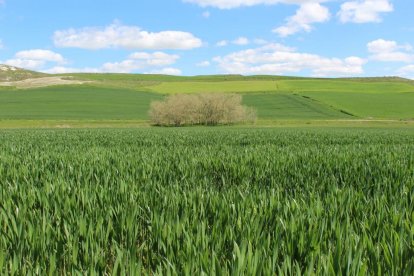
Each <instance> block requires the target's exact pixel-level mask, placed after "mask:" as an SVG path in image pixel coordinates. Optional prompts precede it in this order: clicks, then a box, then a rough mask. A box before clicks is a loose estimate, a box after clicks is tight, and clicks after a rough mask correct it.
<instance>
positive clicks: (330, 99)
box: [0, 69, 414, 121]
mask: <svg viewBox="0 0 414 276" xmlns="http://www.w3.org/2000/svg"><path fill="white" fill-rule="evenodd" d="M1 73H3V75H0V76H3V78H5V77H4V76H7V77H8V78H11V77H12V76H13V77H14V78H15V79H19V78H20V79H24V78H41V77H43V76H47V77H49V78H50V77H53V76H55V77H60V78H65V79H66V78H70V79H75V80H79V81H87V83H84V84H81V85H73V84H71V85H59V86H57V85H55V86H49V87H42V88H30V87H26V88H25V89H17V88H15V87H2V86H0V120H1V119H6V120H29V119H30V120H147V119H148V117H147V113H148V109H149V106H150V103H151V101H154V100H159V99H161V98H162V97H164V95H168V94H172V93H201V92H213V93H215V92H221V93H230V92H231V93H241V94H242V95H243V101H244V103H245V104H246V105H249V106H252V107H255V108H256V109H257V112H258V116H259V120H299V121H300V120H302V121H303V120H315V119H317V120H344V119H345V120H353V119H393V120H413V119H414V108H413V106H414V82H413V81H411V80H407V79H402V78H395V77H386V78H350V79H344V78H341V79H320V78H299V77H298V78H296V77H282V76H240V75H214V76H194V77H180V76H165V75H139V74H70V75H68V74H66V75H44V74H41V73H36V72H31V71H26V70H15V71H12V70H11V69H10V70H7V71H0V74H1ZM0 81H4V79H0ZM0 85H1V83H0Z"/></svg>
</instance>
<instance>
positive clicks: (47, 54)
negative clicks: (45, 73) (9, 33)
mask: <svg viewBox="0 0 414 276" xmlns="http://www.w3.org/2000/svg"><path fill="white" fill-rule="evenodd" d="M15 56H16V58H19V59H28V60H44V61H52V62H58V63H63V62H64V61H65V59H64V58H63V57H62V55H61V54H58V53H55V52H52V51H49V50H42V49H35V50H26V51H20V52H17V53H16V55H15Z"/></svg>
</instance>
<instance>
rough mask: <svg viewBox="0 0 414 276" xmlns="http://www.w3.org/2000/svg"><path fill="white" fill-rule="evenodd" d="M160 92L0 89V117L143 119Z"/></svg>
mask: <svg viewBox="0 0 414 276" xmlns="http://www.w3.org/2000/svg"><path fill="white" fill-rule="evenodd" d="M161 98H162V95H159V94H155V93H149V92H138V91H134V90H130V89H125V88H104V87H95V86H90V85H82V86H80V85H79V86H54V87H46V88H36V89H25V90H3V91H2V90H0V118H1V119H20V120H22V119H26V120H42V119H43V120H45V119H48V120H51V119H55V120H56V119H61V120H73V119H78V120H91V119H94V120H108V119H112V120H128V119H129V120H131V119H141V120H144V119H147V118H148V115H147V114H148V109H149V105H150V103H151V101H153V100H158V99H161Z"/></svg>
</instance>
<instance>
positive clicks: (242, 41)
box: [216, 36, 250, 47]
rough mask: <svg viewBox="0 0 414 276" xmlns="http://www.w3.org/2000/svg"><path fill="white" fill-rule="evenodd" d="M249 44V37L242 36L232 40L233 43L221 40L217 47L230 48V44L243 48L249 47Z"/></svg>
mask: <svg viewBox="0 0 414 276" xmlns="http://www.w3.org/2000/svg"><path fill="white" fill-rule="evenodd" d="M249 43H250V40H249V39H248V38H247V37H243V36H241V37H239V38H236V39H235V40H232V41H229V40H220V41H218V42H217V43H216V47H225V46H228V45H229V44H234V45H239V46H243V45H247V44H249Z"/></svg>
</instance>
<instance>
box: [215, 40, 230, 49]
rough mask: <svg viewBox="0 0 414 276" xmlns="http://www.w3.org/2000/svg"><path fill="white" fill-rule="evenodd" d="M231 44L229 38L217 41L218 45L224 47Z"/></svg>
mask: <svg viewBox="0 0 414 276" xmlns="http://www.w3.org/2000/svg"><path fill="white" fill-rule="evenodd" d="M228 44H229V42H228V41H227V40H220V41H219V42H217V43H216V46H217V47H224V46H227V45H228Z"/></svg>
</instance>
